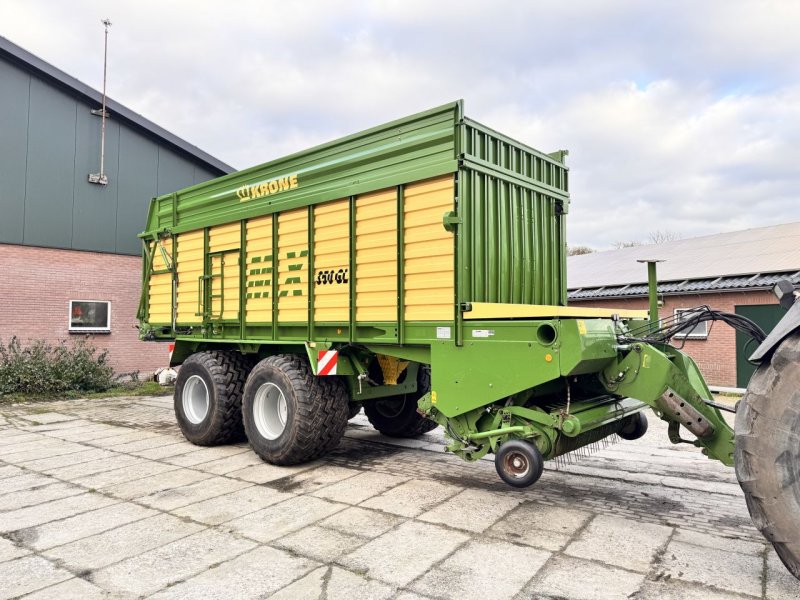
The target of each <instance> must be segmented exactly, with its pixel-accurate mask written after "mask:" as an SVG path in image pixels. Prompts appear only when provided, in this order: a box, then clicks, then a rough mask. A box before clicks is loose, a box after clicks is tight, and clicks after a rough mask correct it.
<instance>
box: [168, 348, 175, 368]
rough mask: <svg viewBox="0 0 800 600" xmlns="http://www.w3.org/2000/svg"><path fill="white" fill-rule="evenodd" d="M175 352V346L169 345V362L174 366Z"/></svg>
mask: <svg viewBox="0 0 800 600" xmlns="http://www.w3.org/2000/svg"><path fill="white" fill-rule="evenodd" d="M173 352H175V344H170V345H169V362H170V364H172V353H173Z"/></svg>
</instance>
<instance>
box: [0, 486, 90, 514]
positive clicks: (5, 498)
mask: <svg viewBox="0 0 800 600" xmlns="http://www.w3.org/2000/svg"><path fill="white" fill-rule="evenodd" d="M2 490H3V486H2V485H0V492H1V491H2ZM85 491H86V490H85V489H83V488H82V487H78V486H77V485H70V484H69V483H62V482H60V481H55V480H53V482H52V483H49V484H47V485H43V486H39V487H35V488H29V489H27V490H17V491H16V492H11V493H10V494H2V495H0V513H2V512H6V511H9V510H17V509H20V508H25V507H26V506H33V505H35V504H42V503H43V502H50V501H51V500H58V499H59V498H68V497H69V496H76V495H78V494H82V493H84V492H85Z"/></svg>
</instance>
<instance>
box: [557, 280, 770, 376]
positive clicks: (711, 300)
mask: <svg viewBox="0 0 800 600" xmlns="http://www.w3.org/2000/svg"><path fill="white" fill-rule="evenodd" d="M777 303H778V301H777V300H776V299H775V296H774V295H773V294H772V293H771V292H768V291H753V292H724V293H717V294H692V295H685V296H666V297H665V298H664V306H663V307H662V308H661V309H660V315H661V317H667V316H672V315H673V314H674V312H675V309H676V308H691V307H693V306H701V305H704V304H706V305H708V306H710V307H711V308H713V309H715V310H721V311H725V312H729V313H735V312H736V306H738V305H742V304H777ZM570 306H592V307H597V308H614V307H618V308H639V309H644V310H646V309H647V308H648V301H647V298H626V299H620V300H591V301H590V300H583V301H575V302H570ZM709 326H710V329H709V333H708V338H706V339H686V344H685V345H684V347H683V349H684V350H685V351H686V353H687V354H688V355H689V356H691V357H692V358H693V359H694V360H695V362H696V363H697V365H698V366H699V367H700V370H701V371H702V373H703V376H704V377H705V379H706V381H707V382H708V383H709V385H717V386H722V387H736V332H735V330H734V329H733V328H731V327H729V326H727V325H726V324H724V323H714V325H713V327H711V324H710V323H709ZM680 341H682V340H680ZM680 341H679V340H675V342H674V343H675V344H676V345H679V343H680Z"/></svg>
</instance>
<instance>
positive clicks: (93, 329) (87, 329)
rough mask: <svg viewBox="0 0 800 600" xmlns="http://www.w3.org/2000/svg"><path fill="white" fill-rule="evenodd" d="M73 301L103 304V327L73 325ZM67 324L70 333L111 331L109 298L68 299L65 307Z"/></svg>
mask: <svg viewBox="0 0 800 600" xmlns="http://www.w3.org/2000/svg"><path fill="white" fill-rule="evenodd" d="M74 302H94V303H97V304H105V305H106V307H107V312H106V314H107V315H108V317H107V319H106V326H105V327H73V326H72V305H73V303H74ZM67 326H68V327H69V332H70V333H111V300H80V299H77V300H70V301H69V306H68V308H67Z"/></svg>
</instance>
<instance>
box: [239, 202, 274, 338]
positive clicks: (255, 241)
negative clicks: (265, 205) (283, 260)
mask: <svg viewBox="0 0 800 600" xmlns="http://www.w3.org/2000/svg"><path fill="white" fill-rule="evenodd" d="M272 258H273V257H272V215H270V216H268V217H261V218H259V219H250V220H249V221H248V222H247V255H246V257H245V261H246V264H247V282H246V286H247V295H246V297H245V319H246V320H247V322H248V323H272V277H273V260H272Z"/></svg>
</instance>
